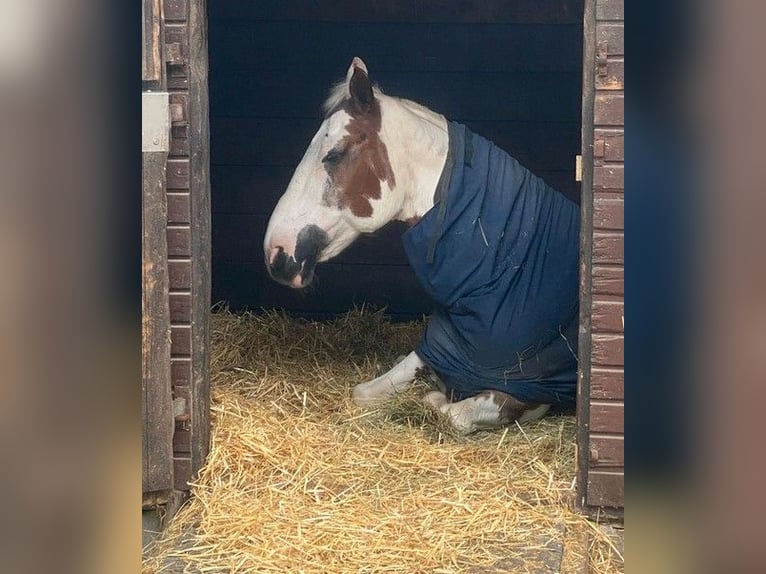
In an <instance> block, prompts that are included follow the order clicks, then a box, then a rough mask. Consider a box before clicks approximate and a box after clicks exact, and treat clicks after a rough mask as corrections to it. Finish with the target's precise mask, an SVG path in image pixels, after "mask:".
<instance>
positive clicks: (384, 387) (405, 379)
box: [351, 351, 426, 407]
mask: <svg viewBox="0 0 766 574" xmlns="http://www.w3.org/2000/svg"><path fill="white" fill-rule="evenodd" d="M425 366H426V365H425V363H424V362H423V361H422V360H421V359H420V357H418V355H417V353H415V351H413V352H411V353H410V354H409V355H407V356H406V357H405V358H404V360H402V361H401V362H400V363H397V364H396V365H394V367H393V368H392V369H391V370H389V371H388V372H387V373H385V374H383V375H381V376H379V377H378V378H376V379H373V380H371V381H367V382H366V383H361V384H358V385H357V386H356V387H354V390H353V392H352V393H351V396H352V398H353V399H354V402H355V403H356V404H357V405H359V406H364V407H372V406H376V405H378V404H380V403H382V402H385V401H386V399H388V398H390V397H392V396H394V395H395V394H396V393H400V392H402V391H403V390H405V389H406V388H407V387H408V386H409V385H410V383H412V381H414V380H415V376H416V375H417V372H418V369H422V368H423V367H425Z"/></svg>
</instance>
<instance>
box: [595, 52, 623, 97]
mask: <svg viewBox="0 0 766 574" xmlns="http://www.w3.org/2000/svg"><path fill="white" fill-rule="evenodd" d="M596 89H598V90H624V89H625V61H624V60H615V59H610V60H609V61H608V62H607V65H606V73H605V75H604V76H600V75H599V76H596Z"/></svg>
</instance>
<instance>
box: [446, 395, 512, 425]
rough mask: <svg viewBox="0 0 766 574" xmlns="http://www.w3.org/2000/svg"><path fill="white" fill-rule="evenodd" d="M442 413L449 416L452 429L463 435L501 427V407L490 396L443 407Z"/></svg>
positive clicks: (469, 399) (473, 398) (476, 397)
mask: <svg viewBox="0 0 766 574" xmlns="http://www.w3.org/2000/svg"><path fill="white" fill-rule="evenodd" d="M440 410H441V412H442V413H444V414H445V415H447V418H448V420H449V422H450V424H451V425H452V427H453V428H454V429H455V430H456V431H458V432H459V433H462V434H469V433H472V432H474V431H477V430H479V429H493V428H499V427H501V426H502V425H503V424H504V422H503V421H502V420H501V418H500V407H499V406H498V405H497V404H496V403H495V401H494V400H493V399H492V397H491V396H489V395H477V396H475V397H470V398H468V399H464V400H462V401H457V402H455V403H448V404H446V405H445V406H443V407H442V408H441V409H440Z"/></svg>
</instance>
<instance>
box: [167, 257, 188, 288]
mask: <svg viewBox="0 0 766 574" xmlns="http://www.w3.org/2000/svg"><path fill="white" fill-rule="evenodd" d="M168 269H169V275H170V289H171V290H174V289H189V288H190V287H191V273H192V270H191V262H190V261H170V262H169V263H168Z"/></svg>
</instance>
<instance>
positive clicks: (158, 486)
mask: <svg viewBox="0 0 766 574" xmlns="http://www.w3.org/2000/svg"><path fill="white" fill-rule="evenodd" d="M142 160H143V161H142V172H143V174H142V175H143V198H142V199H143V202H142V203H143V217H142V227H143V230H142V242H141V247H142V249H141V251H142V309H141V311H142V313H141V316H142V338H141V346H142V353H141V358H142V361H141V370H142V378H141V390H142V402H141V407H142V423H143V429H142V430H143V432H142V489H143V492H153V491H159V490H166V489H169V488H171V486H172V479H173V474H172V466H171V457H172V445H171V438H172V433H173V428H172V418H173V417H172V412H173V411H172V403H171V392H170V350H171V346H170V319H169V309H168V301H167V298H166V295H165V294H166V293H167V289H168V282H169V273H168V266H167V246H166V243H165V221H166V219H167V214H166V205H165V161H166V154H165V153H164V152H156V153H155V152H153V153H144V154H142Z"/></svg>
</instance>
